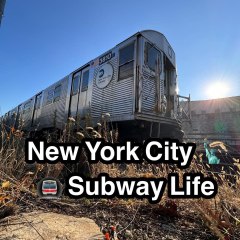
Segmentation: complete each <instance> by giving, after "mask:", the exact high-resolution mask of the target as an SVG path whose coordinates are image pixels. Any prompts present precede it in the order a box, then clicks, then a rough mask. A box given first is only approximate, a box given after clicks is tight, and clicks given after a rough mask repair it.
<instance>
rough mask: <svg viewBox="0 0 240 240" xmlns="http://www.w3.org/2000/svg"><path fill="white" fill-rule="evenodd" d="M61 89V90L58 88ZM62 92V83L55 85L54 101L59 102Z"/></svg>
mask: <svg viewBox="0 0 240 240" xmlns="http://www.w3.org/2000/svg"><path fill="white" fill-rule="evenodd" d="M57 89H60V90H57ZM61 93H62V85H61V84H59V85H57V86H56V87H55V89H54V94H53V102H57V101H59V100H60V98H61Z"/></svg>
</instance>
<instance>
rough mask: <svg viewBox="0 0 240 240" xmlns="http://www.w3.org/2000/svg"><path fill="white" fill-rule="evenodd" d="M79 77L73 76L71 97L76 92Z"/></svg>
mask: <svg viewBox="0 0 240 240" xmlns="http://www.w3.org/2000/svg"><path fill="white" fill-rule="evenodd" d="M78 83H79V75H77V76H74V78H73V80H72V95H74V94H76V93H77V92H78Z"/></svg>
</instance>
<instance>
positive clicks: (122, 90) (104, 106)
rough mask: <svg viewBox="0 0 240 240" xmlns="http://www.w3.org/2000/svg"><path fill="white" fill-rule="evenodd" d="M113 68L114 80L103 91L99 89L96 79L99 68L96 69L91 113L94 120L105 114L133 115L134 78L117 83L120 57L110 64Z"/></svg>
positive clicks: (113, 115) (114, 115)
mask: <svg viewBox="0 0 240 240" xmlns="http://www.w3.org/2000/svg"><path fill="white" fill-rule="evenodd" d="M109 63H110V64H111V65H112V66H113V71H114V73H113V79H112V80H111V82H110V83H109V85H108V86H107V87H105V88H103V89H100V88H98V87H97V85H96V82H95V79H96V75H97V73H98V70H99V68H100V67H99V66H97V67H96V69H95V74H94V82H93V94H92V104H91V113H92V116H93V117H94V118H99V117H100V116H101V115H102V114H103V113H110V115H111V116H112V117H117V116H119V115H123V114H133V86H134V85H133V82H134V79H133V77H131V78H128V79H125V80H121V81H117V79H118V75H117V74H118V57H115V58H113V59H111V60H110V62H109Z"/></svg>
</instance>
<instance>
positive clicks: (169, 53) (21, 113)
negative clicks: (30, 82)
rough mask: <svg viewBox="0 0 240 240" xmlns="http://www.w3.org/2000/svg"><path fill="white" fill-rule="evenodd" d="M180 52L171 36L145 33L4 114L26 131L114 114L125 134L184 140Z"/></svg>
mask: <svg viewBox="0 0 240 240" xmlns="http://www.w3.org/2000/svg"><path fill="white" fill-rule="evenodd" d="M177 87H178V86H177V74H176V60H175V53H174V50H173V49H172V47H171V45H170V44H169V42H168V41H167V39H166V37H165V36H164V35H163V34H161V33H160V32H157V31H154V30H145V31H140V32H137V33H136V34H134V35H133V36H131V37H129V38H127V39H126V40H124V41H122V42H121V43H119V44H118V45H116V46H115V47H114V48H112V49H110V50H108V51H106V52H105V53H103V54H102V55H100V56H99V57H97V58H95V59H93V60H91V61H89V62H88V63H86V64H85V65H83V66H81V67H80V68H78V69H76V70H75V71H73V72H72V73H70V74H69V75H67V76H65V77H64V78H62V79H61V80H59V81H57V82H55V83H53V84H52V85H51V86H49V87H47V88H46V89H44V90H42V91H40V92H39V93H37V94H36V95H34V96H33V97H31V98H29V99H28V100H26V101H25V102H23V103H21V104H20V105H18V106H17V107H15V108H14V109H12V110H11V111H9V112H8V113H6V114H5V116H3V117H2V121H4V124H5V125H8V126H14V127H15V128H18V126H19V124H20V122H21V123H23V125H22V126H23V130H24V131H27V132H31V131H43V130H46V129H52V128H57V129H60V130H61V129H63V128H64V126H65V123H66V122H67V120H68V118H69V117H73V118H76V117H78V119H81V122H82V126H83V127H84V119H85V117H86V116H87V115H90V116H91V119H92V122H93V125H96V123H97V122H99V120H100V118H101V116H102V114H106V113H108V114H107V115H110V117H108V120H109V121H111V125H117V127H118V129H119V134H120V136H121V137H126V138H129V137H136V138H141V139H146V138H148V137H160V138H163V137H171V138H178V139H181V138H182V136H183V132H182V130H181V122H180V121H179V120H178V100H177V98H178V97H177Z"/></svg>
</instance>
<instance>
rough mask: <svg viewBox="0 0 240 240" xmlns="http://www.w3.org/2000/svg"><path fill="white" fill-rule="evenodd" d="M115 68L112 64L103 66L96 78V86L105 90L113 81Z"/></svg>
mask: <svg viewBox="0 0 240 240" xmlns="http://www.w3.org/2000/svg"><path fill="white" fill-rule="evenodd" d="M112 77H113V67H112V65H111V64H110V63H106V64H104V65H102V66H101V67H100V68H99V70H98V73H97V76H96V85H97V87H98V88H105V87H106V86H107V85H108V84H109V83H110V82H111V80H112Z"/></svg>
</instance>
